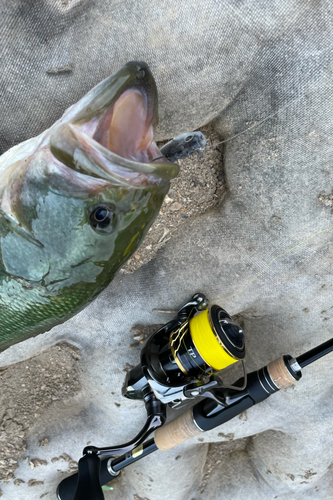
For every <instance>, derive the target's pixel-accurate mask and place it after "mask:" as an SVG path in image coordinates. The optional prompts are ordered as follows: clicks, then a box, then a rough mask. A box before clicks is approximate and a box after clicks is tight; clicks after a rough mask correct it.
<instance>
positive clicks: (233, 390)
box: [57, 293, 333, 500]
mask: <svg viewBox="0 0 333 500" xmlns="http://www.w3.org/2000/svg"><path fill="white" fill-rule="evenodd" d="M332 351H333V339H330V340H328V341H327V342H325V343H323V344H321V345H319V346H317V347H315V348H314V349H311V350H310V351H308V352H305V353H303V354H301V355H300V356H298V357H297V358H293V357H292V356H289V355H285V356H281V357H279V358H278V359H276V360H275V361H272V362H270V363H269V364H268V365H267V366H264V367H262V368H260V369H259V370H255V371H253V372H251V373H249V374H248V375H246V372H245V369H244V358H245V342H244V334H243V331H242V329H241V328H240V327H239V326H237V324H236V323H235V322H234V321H233V319H232V318H231V316H229V314H228V313H227V312H226V311H225V310H224V309H222V307H220V306H217V305H212V306H210V307H209V306H208V301H207V299H206V298H205V296H204V295H203V294H200V293H197V294H195V295H193V297H192V299H191V300H190V301H189V302H187V303H186V304H185V305H184V306H183V307H182V308H181V309H180V310H179V311H178V313H177V315H176V316H175V318H174V319H172V320H171V321H169V323H167V324H166V325H164V326H162V328H160V329H159V330H158V331H156V332H155V333H154V334H153V335H152V336H151V337H150V338H149V339H148V341H147V343H146V345H145V346H144V347H143V349H142V351H141V361H140V364H138V365H137V366H136V367H135V368H133V369H132V370H131V371H130V372H129V373H128V374H127V377H126V381H125V385H124V387H123V395H124V396H125V397H127V398H129V399H136V400H138V399H139V400H142V401H143V402H144V404H145V407H146V411H147V420H146V423H145V425H144V426H143V428H142V429H141V431H140V432H139V434H138V435H137V436H136V437H135V438H134V439H132V440H131V441H129V442H128V443H125V444H122V445H119V446H112V447H106V448H97V447H95V446H88V447H86V448H85V449H84V450H83V457H82V458H81V459H80V461H79V471H78V473H76V474H73V475H72V476H69V477H67V478H66V479H64V480H63V481H62V482H61V483H60V484H59V486H58V489H57V497H58V500H104V495H103V491H102V485H103V484H106V483H108V482H109V481H111V480H112V479H114V478H115V477H116V476H118V475H119V473H120V471H121V469H123V468H124V467H126V466H128V465H130V464H132V463H133V462H135V461H137V460H140V459H141V458H143V457H145V456H147V455H149V454H150V453H152V452H154V451H156V450H158V449H159V450H163V451H165V450H169V449H170V448H172V447H174V446H176V445H178V444H180V443H181V442H183V441H185V440H187V439H190V438H191V437H194V436H197V435H199V434H201V433H202V432H204V431H207V430H210V429H214V428H215V427H217V426H219V425H222V424H223V423H225V422H227V421H228V420H231V419H232V418H234V417H235V416H237V415H239V414H240V413H242V412H243V411H245V410H247V409H249V408H251V407H252V406H254V405H256V404H258V403H260V402H262V401H264V400H265V399H267V398H268V397H269V396H271V395H272V394H274V393H275V392H278V391H279V390H280V389H284V388H287V387H289V386H291V385H293V384H295V383H296V382H297V381H298V380H300V378H301V376H302V369H303V368H304V367H306V366H308V365H309V364H311V363H313V362H314V361H316V360H318V359H319V358H321V357H322V356H325V355H326V354H328V353H330V352H332ZM238 361H240V362H241V364H242V365H243V371H244V374H243V376H241V377H240V378H239V379H238V380H237V381H236V382H235V383H234V384H233V385H225V384H224V383H223V382H222V380H221V379H219V378H218V377H217V376H216V374H217V372H220V371H221V370H224V369H225V368H227V367H229V366H231V365H233V364H235V363H237V362H238ZM195 398H199V402H197V403H196V404H195V405H194V406H193V407H191V408H189V409H188V410H187V411H185V412H184V413H182V414H181V415H180V416H179V417H178V418H175V419H174V420H172V421H170V422H168V423H167V424H166V425H164V423H165V420H166V406H167V405H168V406H170V407H172V408H175V407H180V406H183V405H184V404H185V403H186V402H188V401H189V400H193V399H195ZM162 426H163V427H162ZM153 431H156V432H155V435H154V438H152V439H149V440H146V438H147V437H148V436H149V434H151V433H152V432H153ZM115 455H117V456H116V457H115ZM102 456H104V458H103V457H102Z"/></svg>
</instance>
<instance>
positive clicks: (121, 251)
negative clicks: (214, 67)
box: [0, 62, 178, 351]
mask: <svg viewBox="0 0 333 500" xmlns="http://www.w3.org/2000/svg"><path fill="white" fill-rule="evenodd" d="M157 116H158V115H157V90H156V85H155V81H154V78H153V76H152V74H151V72H150V70H149V68H148V66H147V65H146V64H144V63H142V62H131V63H128V64H126V65H125V66H124V67H123V68H121V69H120V70H119V71H118V72H117V73H115V74H114V75H111V76H110V77H109V78H107V79H106V80H104V81H103V82H101V83H100V84H99V85H97V86H96V87H95V88H94V89H92V90H91V91H90V92H89V93H88V94H87V95H86V96H84V97H83V98H82V99H81V100H80V101H79V102H78V103H76V104H75V105H73V106H72V107H71V108H69V109H68V110H67V111H66V112H65V114H64V115H63V117H62V118H61V119H60V120H59V121H57V122H56V123H55V124H54V125H53V126H52V127H51V128H50V129H48V130H46V131H45V132H44V133H42V134H41V135H40V136H38V137H35V138H32V139H30V140H28V141H26V142H24V143H22V144H19V145H18V146H15V147H14V148H12V149H10V150H9V151H7V152H6V153H5V154H4V155H2V156H1V157H0V351H3V350H4V349H6V348H8V347H9V346H11V345H13V344H15V343H17V342H20V341H22V340H24V339H27V338H29V337H31V336H35V335H37V334H39V333H42V332H45V331H47V330H49V329H51V328H52V327H53V326H55V325H57V324H59V323H62V322H64V321H65V320H67V319H68V318H70V317H71V316H73V315H74V314H76V313H77V312H78V311H80V310H81V309H83V308H84V307H85V306H86V305H87V304H88V303H89V302H90V301H91V300H93V299H94V298H95V297H96V296H97V295H98V294H99V293H100V292H101V291H102V290H103V289H104V288H105V287H106V286H107V285H108V284H109V283H110V281H111V280H112V279H113V277H114V275H115V273H116V272H117V270H118V269H119V268H120V267H121V266H122V264H124V262H125V261H126V260H127V259H128V258H129V257H130V256H131V255H132V254H133V253H134V252H135V250H136V248H137V247H138V246H139V244H140V242H141V240H142V239H143V237H144V235H145V233H146V232H147V231H148V229H149V227H150V226H151V224H152V222H153V220H154V218H155V217H156V215H157V214H158V212H159V209H160V206H161V204H162V202H163V199H164V196H165V195H166V193H167V192H168V189H169V185H170V180H171V179H172V178H173V177H175V176H176V175H177V173H178V167H177V166H176V165H172V164H170V163H169V162H168V161H167V160H166V159H165V158H160V157H161V153H160V151H159V149H158V148H157V146H156V144H155V142H154V141H153V130H154V128H155V126H156V125H157V120H158V118H157ZM154 158H159V159H158V160H157V161H155V162H154V163H151V161H152V160H154Z"/></svg>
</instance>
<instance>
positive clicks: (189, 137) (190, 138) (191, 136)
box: [185, 135, 193, 142]
mask: <svg viewBox="0 0 333 500" xmlns="http://www.w3.org/2000/svg"><path fill="white" fill-rule="evenodd" d="M192 139H193V135H188V136H187V137H186V138H185V142H190V141H192Z"/></svg>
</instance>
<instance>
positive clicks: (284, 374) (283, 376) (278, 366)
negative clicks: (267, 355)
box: [267, 356, 297, 389]
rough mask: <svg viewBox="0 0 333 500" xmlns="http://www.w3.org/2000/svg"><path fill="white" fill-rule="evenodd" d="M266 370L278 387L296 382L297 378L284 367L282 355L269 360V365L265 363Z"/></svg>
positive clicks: (283, 387)
mask: <svg viewBox="0 0 333 500" xmlns="http://www.w3.org/2000/svg"><path fill="white" fill-rule="evenodd" d="M267 370H268V373H269V375H270V377H271V379H272V380H273V382H274V384H275V385H276V387H278V388H279V389H285V388H286V387H290V386H291V385H293V384H295V383H296V382H297V379H296V378H294V377H293V376H292V375H291V373H290V372H289V370H288V368H287V367H286V364H285V361H284V359H283V356H281V357H280V358H278V359H276V360H275V361H271V362H270V363H269V365H267Z"/></svg>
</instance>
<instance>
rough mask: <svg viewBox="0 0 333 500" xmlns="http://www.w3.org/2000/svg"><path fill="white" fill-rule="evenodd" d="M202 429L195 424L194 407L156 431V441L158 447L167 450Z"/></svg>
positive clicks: (195, 434)
mask: <svg viewBox="0 0 333 500" xmlns="http://www.w3.org/2000/svg"><path fill="white" fill-rule="evenodd" d="M201 432H202V431H201V430H200V429H199V428H198V427H197V426H196V425H195V423H194V420H193V413H192V408H190V409H189V410H187V411H186V412H185V413H183V414H182V415H180V416H179V417H177V418H175V419H174V420H172V422H169V423H168V424H166V425H164V426H163V427H161V428H160V429H157V431H156V432H155V436H154V439H155V443H156V446H157V448H159V449H160V450H162V451H167V450H170V449H171V448H173V447H174V446H177V444H180V443H182V442H183V441H186V440H187V439H190V438H192V437H194V436H197V435H198V434H201Z"/></svg>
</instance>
